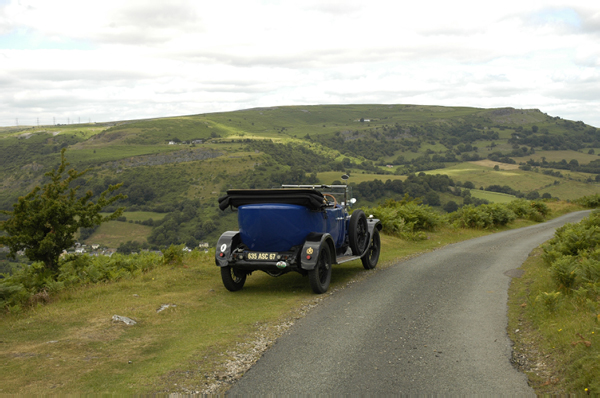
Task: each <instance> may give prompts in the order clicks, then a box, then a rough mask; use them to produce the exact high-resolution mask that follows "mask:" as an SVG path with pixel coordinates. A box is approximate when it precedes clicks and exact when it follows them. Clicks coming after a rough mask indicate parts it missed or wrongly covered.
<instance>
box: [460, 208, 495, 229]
mask: <svg viewBox="0 0 600 398" xmlns="http://www.w3.org/2000/svg"><path fill="white" fill-rule="evenodd" d="M482 207H483V206H479V207H475V206H473V205H467V206H463V207H461V208H460V209H458V210H457V211H456V212H454V213H451V214H450V217H449V220H450V221H451V222H452V223H453V224H454V225H455V226H456V227H459V228H477V229H482V228H489V227H491V226H493V225H494V222H493V218H492V214H491V213H490V212H487V211H483V209H482Z"/></svg>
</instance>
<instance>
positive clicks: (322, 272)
mask: <svg viewBox="0 0 600 398" xmlns="http://www.w3.org/2000/svg"><path fill="white" fill-rule="evenodd" d="M324 255H325V253H322V254H321V255H320V256H319V262H318V263H317V274H318V276H319V282H321V285H323V284H325V283H327V279H328V277H329V268H331V265H329V264H327V261H326V260H325V258H324V257H325V256H324Z"/></svg>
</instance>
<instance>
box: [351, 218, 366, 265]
mask: <svg viewBox="0 0 600 398" xmlns="http://www.w3.org/2000/svg"><path fill="white" fill-rule="evenodd" d="M348 242H349V243H350V248H351V249H352V254H354V255H355V256H360V255H362V254H363V253H364V252H365V250H366V249H367V245H368V244H369V228H368V226H367V216H365V213H364V212H363V211H362V210H355V211H354V212H353V213H352V216H351V217H350V225H349V226H348Z"/></svg>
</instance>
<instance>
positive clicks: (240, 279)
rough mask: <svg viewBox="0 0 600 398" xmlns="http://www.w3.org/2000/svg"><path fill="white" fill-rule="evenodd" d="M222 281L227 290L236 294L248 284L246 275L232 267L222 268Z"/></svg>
mask: <svg viewBox="0 0 600 398" xmlns="http://www.w3.org/2000/svg"><path fill="white" fill-rule="evenodd" d="M221 279H222V280H223V285H225V288H226V289H227V290H229V291H230V292H236V291H238V290H240V289H241V288H243V287H244V283H246V273H245V272H243V271H239V270H236V269H235V268H232V267H231V266H226V267H221Z"/></svg>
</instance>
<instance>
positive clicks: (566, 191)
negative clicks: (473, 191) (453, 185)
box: [425, 163, 600, 200]
mask: <svg viewBox="0 0 600 398" xmlns="http://www.w3.org/2000/svg"><path fill="white" fill-rule="evenodd" d="M425 173H426V174H432V175H435V174H445V175H448V176H449V177H450V178H452V179H453V180H454V181H455V182H456V181H460V182H462V183H464V182H466V181H470V182H472V183H473V184H475V186H476V187H477V188H480V187H484V188H485V187H488V186H490V185H500V186H504V185H507V186H509V187H511V188H513V189H515V190H518V191H521V192H531V191H534V190H535V191H538V192H539V193H540V195H542V194H543V193H545V192H548V193H550V194H551V195H552V196H553V197H558V198H560V199H564V200H567V199H568V200H574V199H577V198H580V197H582V196H586V195H592V194H594V193H598V192H599V191H600V185H599V184H597V183H585V182H582V181H579V180H575V179H569V178H559V177H553V176H549V175H545V174H542V173H535V172H532V171H523V170H518V169H517V170H499V171H496V170H494V169H492V168H489V167H485V166H480V165H476V164H473V163H460V164H457V165H453V166H449V167H447V168H445V169H438V170H430V171H426V172H425ZM564 174H565V176H566V177H570V174H573V177H579V179H583V178H582V177H581V176H577V175H575V174H574V173H568V172H565V173H564ZM579 174H580V175H585V173H579ZM573 177H571V178H573ZM555 181H556V182H557V183H555Z"/></svg>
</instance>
